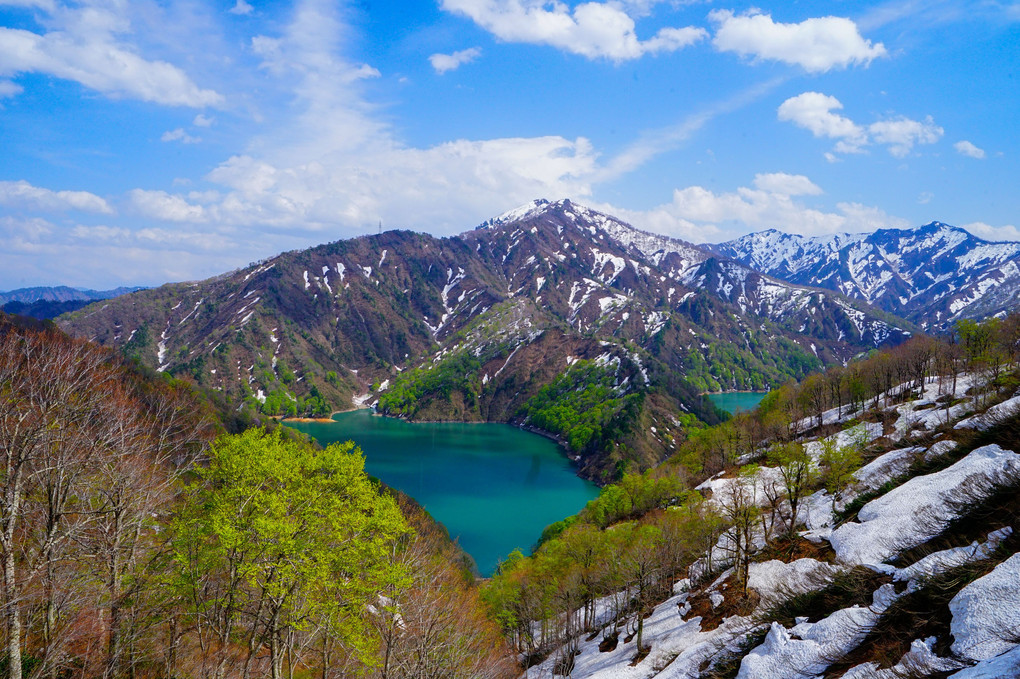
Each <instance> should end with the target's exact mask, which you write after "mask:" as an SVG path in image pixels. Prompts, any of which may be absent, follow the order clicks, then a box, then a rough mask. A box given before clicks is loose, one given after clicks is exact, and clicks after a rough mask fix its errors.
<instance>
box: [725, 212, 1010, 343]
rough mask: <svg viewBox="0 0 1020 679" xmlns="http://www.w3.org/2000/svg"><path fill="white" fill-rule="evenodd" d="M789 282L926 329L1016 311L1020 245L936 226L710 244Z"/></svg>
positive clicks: (776, 234)
mask: <svg viewBox="0 0 1020 679" xmlns="http://www.w3.org/2000/svg"><path fill="white" fill-rule="evenodd" d="M711 249H712V250H713V251H714V252H717V253H719V254H721V255H725V256H727V257H732V258H734V259H736V260H739V261H740V262H743V263H744V264H746V265H747V266H750V267H751V268H753V269H756V270H758V271H761V272H762V273H765V274H768V275H770V276H775V277H776V278H780V279H782V280H786V281H790V282H793V283H798V284H801V285H809V286H814V287H821V288H827V289H829V290H837V291H839V292H842V293H843V294H845V295H847V296H849V297H853V298H855V299H861V300H865V301H867V302H868V303H870V304H874V305H876V306H878V307H880V308H882V309H884V310H886V311H888V312H890V313H893V314H896V315H897V316H900V317H903V318H907V319H908V320H911V321H913V322H915V323H917V324H918V325H920V326H922V327H925V328H933V329H936V328H941V327H945V326H946V325H948V324H950V323H951V322H953V321H955V320H956V319H959V318H983V317H987V316H992V315H995V314H998V313H1001V312H1002V311H1004V310H1009V309H1010V308H1012V307H1013V306H1014V305H1015V303H1016V299H1017V294H1018V293H1020V243H1010V242H1005V243H992V242H988V241H985V240H982V239H980V238H977V237H975V236H973V235H971V234H970V233H968V232H967V231H965V230H963V229H960V228H957V227H953V226H949V225H947V224H942V223H940V222H932V223H931V224H927V225H925V226H921V227H918V228H916V229H880V230H878V231H875V232H874V233H870V234H836V235H832V236H820V237H814V238H808V237H805V236H799V235H795V234H788V233H783V232H780V231H777V230H775V229H770V230H768V231H763V232H759V233H752V234H749V235H747V236H743V237H741V238H738V239H736V240H732V241H728V242H726V243H720V244H718V245H714V246H711Z"/></svg>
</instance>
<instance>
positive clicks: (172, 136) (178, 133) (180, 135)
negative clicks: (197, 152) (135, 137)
mask: <svg viewBox="0 0 1020 679" xmlns="http://www.w3.org/2000/svg"><path fill="white" fill-rule="evenodd" d="M159 139H160V141H179V142H181V143H182V144H197V143H198V142H200V141H202V138H201V137H192V136H191V135H190V134H188V133H187V132H185V131H184V128H183V127H178V128H177V129H176V130H167V131H166V132H164V133H163V136H161V137H160V138H159Z"/></svg>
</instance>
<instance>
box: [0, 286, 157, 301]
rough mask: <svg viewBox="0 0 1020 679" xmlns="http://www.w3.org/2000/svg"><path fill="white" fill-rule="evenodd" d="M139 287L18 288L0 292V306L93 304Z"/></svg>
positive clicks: (134, 290) (133, 290)
mask: <svg viewBox="0 0 1020 679" xmlns="http://www.w3.org/2000/svg"><path fill="white" fill-rule="evenodd" d="M143 289H144V288H141V287H131V288H127V287H120V288H114V289H113V290H88V289H85V288H69V287H67V286H66V285H58V286H55V287H35V288H18V289H17V290H8V291H7V292H2V291H0V306H3V305H4V304H7V303H8V302H23V303H25V304H31V303H32V302H40V301H42V302H77V301H87V302H95V301H98V300H101V299H110V298H113V297H119V296H121V295H126V294H127V293H129V292H137V291H138V290H143Z"/></svg>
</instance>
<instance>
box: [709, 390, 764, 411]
mask: <svg viewBox="0 0 1020 679" xmlns="http://www.w3.org/2000/svg"><path fill="white" fill-rule="evenodd" d="M767 393H769V392H767V391H730V392H725V393H722V394H708V397H709V398H710V399H712V403H714V404H716V405H717V406H719V407H720V408H722V409H723V410H725V411H726V412H728V413H731V414H732V413H736V412H739V411H741V410H754V409H755V408H757V407H758V404H759V403H760V402H761V400H762V399H763V398H765V394H767Z"/></svg>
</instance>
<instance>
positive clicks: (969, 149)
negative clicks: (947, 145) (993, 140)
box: [953, 139, 985, 160]
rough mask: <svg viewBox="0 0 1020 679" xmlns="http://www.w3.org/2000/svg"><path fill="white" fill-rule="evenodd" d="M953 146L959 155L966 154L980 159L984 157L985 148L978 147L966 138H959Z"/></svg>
mask: <svg viewBox="0 0 1020 679" xmlns="http://www.w3.org/2000/svg"><path fill="white" fill-rule="evenodd" d="M953 148H954V149H956V151H957V153H959V154H960V155H964V156H968V157H970V158H977V159H978V160H982V159H983V158H984V157H985V150H984V149H981V148H978V147H977V146H975V145H974V144H972V143H971V142H969V141H967V140H966V139H964V140H961V141H958V142H956V143H955V144H953Z"/></svg>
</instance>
